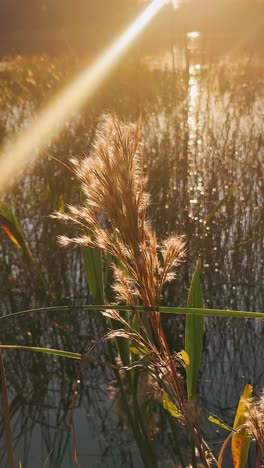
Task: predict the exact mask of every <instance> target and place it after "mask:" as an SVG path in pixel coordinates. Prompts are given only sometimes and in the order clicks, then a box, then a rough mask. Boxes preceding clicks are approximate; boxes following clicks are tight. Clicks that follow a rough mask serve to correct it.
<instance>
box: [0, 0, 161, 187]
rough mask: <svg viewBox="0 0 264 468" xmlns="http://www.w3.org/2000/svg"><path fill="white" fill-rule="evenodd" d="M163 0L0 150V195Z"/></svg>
mask: <svg viewBox="0 0 264 468" xmlns="http://www.w3.org/2000/svg"><path fill="white" fill-rule="evenodd" d="M165 3H167V0H154V1H152V3H150V4H149V5H148V6H147V7H146V9H145V10H144V11H143V13H141V15H140V16H139V17H138V18H137V19H136V20H135V21H134V22H133V23H132V24H131V25H130V26H129V28H128V29H127V30H126V31H125V32H124V33H123V34H122V35H121V36H120V37H119V38H118V39H117V40H116V41H115V42H114V43H113V44H112V45H111V46H110V47H109V48H108V49H106V51H105V52H104V53H103V55H101V56H100V57H99V58H98V59H97V60H96V61H95V62H94V63H93V64H92V65H90V66H88V67H87V68H86V69H85V70H84V71H83V72H82V73H81V74H80V75H79V76H77V77H76V79H75V80H74V81H73V82H72V83H70V84H69V86H68V87H67V88H66V89H64V91H62V92H61V93H60V94H59V95H58V96H57V97H56V98H55V99H54V100H53V102H51V103H50V105H48V106H47V107H46V108H44V109H43V110H42V111H41V112H40V113H39V114H38V116H37V118H36V120H35V122H34V123H32V125H31V126H30V127H29V128H27V129H26V130H24V131H23V132H22V133H21V134H20V135H19V136H18V138H17V139H16V140H15V141H14V142H13V143H11V144H9V145H8V146H7V147H5V148H4V149H3V151H1V157H0V194H1V193H3V192H4V191H5V190H6V189H7V187H8V185H9V184H10V181H11V180H12V178H13V177H14V175H16V174H17V173H18V172H19V171H21V169H23V168H24V166H25V165H26V164H27V163H28V162H30V161H31V160H34V159H35V158H36V157H37V156H39V155H40V154H41V152H42V151H43V150H44V148H45V147H46V145H48V144H49V143H50V142H51V141H52V140H53V139H54V138H55V137H56V136H57V135H58V134H59V132H60V130H61V129H62V128H63V126H64V123H65V121H66V120H67V119H69V117H70V116H71V115H73V114H74V112H76V111H79V110H80V109H81V108H82V106H83V105H84V104H86V103H87V101H88V99H89V98H90V97H91V96H92V95H93V93H94V92H95V90H96V89H97V88H98V86H99V85H100V84H101V83H102V82H103V81H104V80H105V78H106V77H107V75H108V74H109V72H110V71H111V70H112V68H113V67H114V66H115V65H116V64H117V63H118V61H119V60H120V58H121V57H122V56H123V55H124V54H125V52H126V51H127V49H128V47H129V46H130V45H131V43H132V42H133V40H134V39H135V38H136V36H137V35H138V34H139V33H140V32H141V31H142V30H143V28H144V27H145V26H146V25H147V24H148V23H149V22H150V20H151V19H152V18H153V17H154V16H155V15H156V14H157V13H158V12H159V10H160V9H161V8H162V7H163V5H165Z"/></svg>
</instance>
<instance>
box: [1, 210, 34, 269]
mask: <svg viewBox="0 0 264 468" xmlns="http://www.w3.org/2000/svg"><path fill="white" fill-rule="evenodd" d="M0 224H1V226H2V228H3V230H4V231H5V233H6V234H7V235H8V237H9V239H10V240H11V241H12V242H13V243H14V244H15V245H16V246H17V247H19V248H20V249H22V250H23V252H24V253H25V254H26V256H27V257H29V258H30V259H31V260H33V255H32V252H31V250H30V248H29V247H28V245H27V243H26V240H25V235H24V232H23V229H22V227H21V224H20V223H19V221H18V219H17V217H16V216H15V215H14V214H13V213H12V211H11V210H10V208H9V207H8V206H7V205H6V204H5V203H3V202H0Z"/></svg>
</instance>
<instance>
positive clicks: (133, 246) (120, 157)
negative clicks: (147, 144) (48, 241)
mask: <svg viewBox="0 0 264 468" xmlns="http://www.w3.org/2000/svg"><path fill="white" fill-rule="evenodd" d="M72 164H73V166H74V171H75V173H76V176H77V177H78V178H79V179H80V181H81V186H82V190H83V193H84V195H85V201H84V203H83V206H79V207H75V206H69V207H68V213H57V214H56V215H55V217H57V218H60V219H62V220H66V221H71V222H74V223H75V224H76V225H77V227H78V228H79V229H80V234H79V236H78V237H76V238H73V239H70V238H67V237H65V236H61V237H60V238H59V241H60V243H61V245H64V246H66V245H81V246H91V247H99V248H101V249H102V250H104V251H106V252H108V253H110V254H111V255H113V257H115V258H116V259H117V260H118V263H119V266H118V267H117V266H114V280H115V283H114V286H113V288H114V291H115V293H116V296H117V299H118V300H119V301H121V302H125V303H127V304H130V305H135V304H136V303H137V302H138V301H140V302H141V303H143V304H144V305H145V306H146V307H147V308H148V310H149V312H148V319H149V322H150V325H151V330H152V332H151V333H149V327H147V326H145V322H144V320H143V317H142V316H141V315H140V314H139V313H137V316H136V318H137V321H138V325H139V329H140V331H139V332H138V330H135V329H133V327H131V325H130V324H129V323H127V322H126V321H125V320H124V319H123V318H122V317H121V316H120V315H119V314H117V313H116V312H114V311H113V312H112V313H110V312H107V315H108V316H111V317H112V318H114V319H115V320H116V319H117V320H119V322H120V323H121V324H122V325H123V326H124V329H125V330H127V331H126V332H125V334H126V336H127V337H128V338H129V339H130V340H131V341H132V342H134V343H135V344H136V346H138V348H139V349H143V348H144V349H147V350H148V351H147V352H148V356H149V357H150V364H149V367H151V374H152V375H153V372H155V374H156V378H157V379H158V381H159V383H160V384H161V385H162V386H163V388H165V390H166V393H167V394H168V395H170V398H171V399H173V401H174V403H175V405H176V406H177V412H178V413H179V414H180V420H181V421H182V422H183V423H184V424H185V425H186V426H187V427H188V429H189V430H190V432H191V435H192V438H193V441H194V444H195V446H196V447H197V449H198V451H199V455H200V458H201V461H202V463H203V465H204V466H209V462H208V457H207V453H208V447H207V445H206V443H205V441H204V440H203V438H202V436H201V434H200V431H199V423H198V417H197V414H198V413H197V411H190V407H189V406H188V405H186V398H185V392H184V385H183V382H182V378H181V375H180V374H179V372H178V371H177V366H179V363H177V362H176V361H177V359H175V357H174V356H173V355H172V354H171V353H170V350H169V346H168V343H167V340H166V336H165V334H164V330H163V328H162V325H161V321H160V314H159V313H158V307H159V304H160V300H161V294H162V289H163V286H164V284H165V283H166V282H168V281H171V280H172V279H174V277H175V267H177V266H178V265H179V264H180V263H181V262H182V261H183V259H184V256H185V243H184V239H183V238H182V237H180V236H170V237H169V238H168V239H166V240H163V241H162V242H161V243H160V244H159V243H158V241H157V238H156V235H155V232H154V231H153V230H152V229H151V226H150V223H149V222H148V220H147V219H146V212H147V208H148V206H149V203H150V196H149V194H148V193H147V191H146V184H147V178H146V176H145V174H144V160H143V154H142V147H141V144H140V130H139V126H138V125H127V124H124V123H121V122H119V121H118V120H117V118H116V117H113V116H110V115H105V116H104V117H103V119H102V123H101V126H100V129H99V130H98V131H97V134H96V138H95V143H94V149H93V153H92V155H91V156H90V157H86V158H84V159H83V160H81V161H78V160H77V159H73V160H72ZM152 333H153V335H154V339H153V336H152ZM110 334H111V336H118V334H119V336H124V331H123V332H122V331H121V330H119V331H117V330H116V331H115V332H110ZM132 366H133V363H132V364H131V367H132ZM143 375H144V374H143ZM176 406H175V407H176Z"/></svg>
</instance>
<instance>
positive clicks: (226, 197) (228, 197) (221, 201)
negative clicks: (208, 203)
mask: <svg viewBox="0 0 264 468" xmlns="http://www.w3.org/2000/svg"><path fill="white" fill-rule="evenodd" d="M236 189H237V185H236V184H235V185H233V187H231V189H230V190H228V192H227V194H226V195H225V196H224V197H223V198H222V199H221V200H219V202H218V203H217V204H216V206H215V207H214V208H213V209H212V210H211V211H210V213H209V214H208V215H207V216H206V218H205V222H206V223H209V222H210V221H211V219H212V218H213V217H214V215H215V214H216V213H217V212H218V211H219V210H220V208H221V207H222V206H223V205H224V204H225V203H227V202H228V201H229V200H230V198H231V197H232V195H233V193H234V191H235V190H236Z"/></svg>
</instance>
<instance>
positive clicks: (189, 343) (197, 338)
mask: <svg viewBox="0 0 264 468" xmlns="http://www.w3.org/2000/svg"><path fill="white" fill-rule="evenodd" d="M200 273H201V259H200V258H199V259H198V261H197V265H196V268H195V271H194V274H193V277H192V282H191V287H190V290H189V295H188V302H187V305H188V307H199V308H201V309H202V308H203V307H204V301H203V293H202V288H201V282H200ZM203 336H204V317H203V316H202V315H196V314H193V315H187V317H186V322H185V351H186V352H187V354H188V356H189V359H190V364H189V366H188V367H187V368H186V377H187V382H186V383H187V395H188V400H191V399H194V398H196V397H197V380H198V375H199V371H200V367H201V361H202V352H203Z"/></svg>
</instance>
